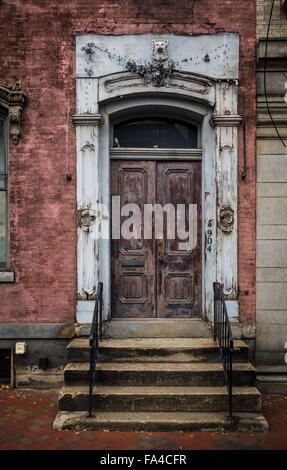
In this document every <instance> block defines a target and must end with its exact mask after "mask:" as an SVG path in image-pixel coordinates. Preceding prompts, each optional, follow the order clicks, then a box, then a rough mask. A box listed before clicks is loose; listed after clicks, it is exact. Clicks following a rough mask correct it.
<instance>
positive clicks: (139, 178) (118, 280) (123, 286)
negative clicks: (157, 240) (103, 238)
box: [111, 160, 156, 318]
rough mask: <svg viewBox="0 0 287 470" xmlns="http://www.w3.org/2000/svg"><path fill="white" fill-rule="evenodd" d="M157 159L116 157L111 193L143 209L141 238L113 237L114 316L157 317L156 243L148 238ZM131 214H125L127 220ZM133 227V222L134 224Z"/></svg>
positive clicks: (112, 165)
mask: <svg viewBox="0 0 287 470" xmlns="http://www.w3.org/2000/svg"><path fill="white" fill-rule="evenodd" d="M155 165H156V164H155V162H153V161H118V160H116V161H112V162H111V195H112V196H120V201H121V208H122V207H123V205H126V204H137V206H138V207H139V208H140V211H141V217H140V220H141V231H140V233H139V234H138V237H139V238H131V239H125V238H124V237H123V236H122V235H121V237H120V239H119V240H112V243H111V255H112V316H115V317H118V318H120V317H126V318H128V317H132V318H137V317H154V316H155V315H156V302H155V297H154V295H155V281H156V279H155V272H156V271H155V246H154V240H152V239H149V240H145V239H144V233H143V222H144V221H143V214H144V204H153V203H154V197H155ZM128 219H129V215H127V216H126V217H121V218H120V222H121V226H122V227H123V223H124V222H125V221H126V220H128ZM131 230H133V226H131Z"/></svg>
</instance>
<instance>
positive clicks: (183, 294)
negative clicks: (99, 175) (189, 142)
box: [111, 160, 201, 318]
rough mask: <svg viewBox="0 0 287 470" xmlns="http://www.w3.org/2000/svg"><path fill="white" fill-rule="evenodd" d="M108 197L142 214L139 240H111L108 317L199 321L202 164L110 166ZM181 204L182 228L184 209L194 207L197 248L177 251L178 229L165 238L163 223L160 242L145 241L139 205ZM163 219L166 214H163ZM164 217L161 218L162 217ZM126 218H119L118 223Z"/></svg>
mask: <svg viewBox="0 0 287 470" xmlns="http://www.w3.org/2000/svg"><path fill="white" fill-rule="evenodd" d="M111 195H112V196H113V195H115V196H120V198H121V208H122V207H123V205H125V204H128V203H132V204H137V205H138V206H139V208H140V210H141V229H142V230H141V234H140V237H139V239H130V240H126V239H124V238H123V237H122V236H121V238H120V240H114V239H113V240H112V244H111V246H112V253H111V255H112V316H114V317H117V318H121V317H126V318H129V317H130V318H137V317H156V316H157V317H199V316H200V315H201V163H200V162H156V161H125V160H122V161H119V160H113V161H112V162H111ZM154 203H159V204H161V205H162V206H165V205H166V204H173V205H174V207H175V209H176V208H177V204H185V205H186V210H185V213H184V215H183V219H184V220H185V229H186V230H187V231H188V229H189V217H188V215H189V212H188V206H189V204H196V205H197V243H196V247H195V248H192V249H186V250H180V249H179V243H180V242H182V241H183V240H180V239H179V237H178V226H177V223H176V224H175V238H174V239H169V238H168V233H167V226H166V218H165V219H164V223H163V238H161V239H158V240H155V237H154V235H155V221H156V217H154V218H153V237H152V239H146V240H145V239H144V230H143V226H144V225H143V224H144V204H154ZM164 214H165V213H164ZM164 217H166V216H165V215H164ZM125 219H128V217H121V219H120V221H121V224H122V223H123V222H124V220H125Z"/></svg>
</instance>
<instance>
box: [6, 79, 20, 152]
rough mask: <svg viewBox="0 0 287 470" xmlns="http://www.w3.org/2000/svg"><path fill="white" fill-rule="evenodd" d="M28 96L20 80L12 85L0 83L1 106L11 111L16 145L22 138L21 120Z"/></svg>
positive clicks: (12, 136)
mask: <svg viewBox="0 0 287 470" xmlns="http://www.w3.org/2000/svg"><path fill="white" fill-rule="evenodd" d="M25 102H26V94H25V93H24V92H23V91H22V82H21V81H20V80H18V81H17V82H15V83H13V84H12V85H8V83H6V82H0V105H1V104H2V105H3V106H4V107H5V108H8V109H9V121H10V135H11V138H12V141H13V143H14V144H15V145H17V144H18V142H19V138H20V134H21V132H20V118H21V112H22V109H23V106H24V104H25Z"/></svg>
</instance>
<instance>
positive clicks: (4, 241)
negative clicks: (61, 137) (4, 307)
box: [0, 112, 8, 269]
mask: <svg viewBox="0 0 287 470" xmlns="http://www.w3.org/2000/svg"><path fill="white" fill-rule="evenodd" d="M7 148H8V119H7V115H5V114H4V113H2V112H0V269H1V268H2V269H3V268H6V267H7V259H8V250H7V246H8V237H7V233H8V220H7V203H8V197H7V190H8V178H7V165H8V161H7Z"/></svg>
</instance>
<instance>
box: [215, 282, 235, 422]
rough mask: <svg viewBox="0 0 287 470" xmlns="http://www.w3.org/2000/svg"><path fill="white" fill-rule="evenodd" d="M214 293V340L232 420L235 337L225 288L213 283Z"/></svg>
mask: <svg viewBox="0 0 287 470" xmlns="http://www.w3.org/2000/svg"><path fill="white" fill-rule="evenodd" d="M213 292H214V339H217V341H218V344H219V349H220V355H221V360H222V365H223V372H224V377H225V382H226V386H227V392H228V408H229V417H230V418H232V360H233V358H232V355H233V336H232V331H231V327H230V322H229V318H228V312H227V308H226V304H225V300H224V294H223V287H222V284H220V283H219V282H214V283H213Z"/></svg>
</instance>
